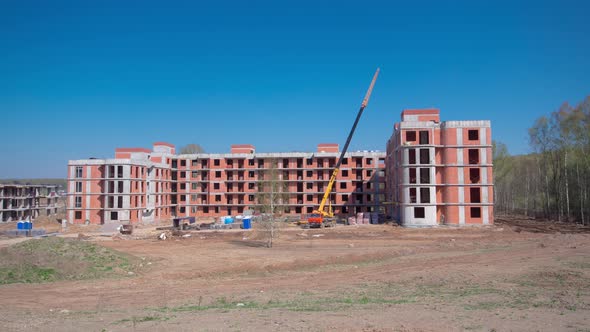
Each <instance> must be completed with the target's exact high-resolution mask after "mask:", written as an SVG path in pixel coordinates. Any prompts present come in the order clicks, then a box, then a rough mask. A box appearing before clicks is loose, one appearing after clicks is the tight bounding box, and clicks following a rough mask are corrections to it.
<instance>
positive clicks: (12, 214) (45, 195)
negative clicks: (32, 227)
mask: <svg viewBox="0 0 590 332" xmlns="http://www.w3.org/2000/svg"><path fill="white" fill-rule="evenodd" d="M56 189H57V186H54V185H28V184H26V185H21V184H0V221H2V222H8V221H19V220H26V219H28V220H30V221H33V220H35V218H37V217H38V216H50V215H54V214H56V213H57V209H58V205H57V200H58V195H57V192H56Z"/></svg>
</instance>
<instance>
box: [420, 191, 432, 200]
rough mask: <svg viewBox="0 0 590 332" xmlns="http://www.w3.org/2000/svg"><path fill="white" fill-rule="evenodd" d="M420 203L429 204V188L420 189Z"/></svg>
mask: <svg viewBox="0 0 590 332" xmlns="http://www.w3.org/2000/svg"><path fill="white" fill-rule="evenodd" d="M420 203H430V188H420Z"/></svg>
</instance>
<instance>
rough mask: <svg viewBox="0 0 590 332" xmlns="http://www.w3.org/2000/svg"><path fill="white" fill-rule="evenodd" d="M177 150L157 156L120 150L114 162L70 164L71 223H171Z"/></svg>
mask: <svg viewBox="0 0 590 332" xmlns="http://www.w3.org/2000/svg"><path fill="white" fill-rule="evenodd" d="M174 153H175V148H174V146H173V145H170V144H168V143H163V142H158V143H154V145H153V150H150V149H143V148H119V149H116V150H115V158H113V159H83V160H71V161H70V162H69V163H68V198H67V204H66V205H67V218H68V220H69V221H70V222H73V223H92V224H104V223H110V222H118V221H128V222H138V221H153V220H159V219H166V218H170V217H171V215H172V212H173V208H174V207H173V205H172V204H171V188H172V183H171V180H170V179H171V170H170V163H171V159H170V156H173V155H174Z"/></svg>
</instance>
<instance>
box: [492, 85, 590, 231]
mask: <svg viewBox="0 0 590 332" xmlns="http://www.w3.org/2000/svg"><path fill="white" fill-rule="evenodd" d="M528 135H529V140H530V146H531V149H532V151H533V153H531V154H528V155H518V156H511V155H510V154H509V153H508V149H507V147H506V145H505V144H504V143H502V142H499V141H494V145H493V151H494V185H495V191H494V193H495V212H496V214H512V213H517V214H524V215H527V216H533V217H536V218H546V219H553V220H558V221H564V222H577V223H581V224H584V225H588V224H590V201H589V197H588V184H590V96H588V97H586V99H584V100H583V101H582V102H581V103H580V104H578V105H577V106H571V105H570V104H568V103H564V104H563V105H561V107H560V108H559V109H558V110H556V111H554V112H552V113H551V114H549V115H547V116H541V117H540V118H538V119H537V120H536V121H535V122H534V124H533V125H532V127H531V128H529V132H528Z"/></svg>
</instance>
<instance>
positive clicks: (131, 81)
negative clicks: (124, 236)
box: [0, 0, 590, 178]
mask: <svg viewBox="0 0 590 332" xmlns="http://www.w3.org/2000/svg"><path fill="white" fill-rule="evenodd" d="M588 3H589V2H587V1H577V2H575V1H553V2H546V1H399V2H398V1H383V2H373V1H362V2H359V1H334V2H328V1H322V2H320V1H292V2H291V1H235V2H233V1H207V2H205V1H203V2H201V1H184V2H176V1H161V2H155V1H70V2H66V1H59V0H56V1H5V0H0V116H1V119H2V120H1V121H0V123H1V127H2V138H3V139H2V144H0V155H1V156H2V161H3V162H1V163H0V178H14V177H16V178H22V177H65V174H66V164H67V160H69V159H80V158H87V157H110V156H112V155H113V153H114V149H115V148H116V147H122V146H123V147H150V146H151V143H152V142H154V141H167V142H170V143H173V144H176V145H177V146H182V145H185V144H188V143H199V144H201V145H202V146H203V147H204V148H205V150H206V151H207V152H228V151H229V146H230V145H231V144H235V143H250V144H254V145H255V146H256V148H257V151H259V152H270V151H313V150H315V147H316V144H317V143H321V142H336V143H339V144H341V146H342V145H343V143H344V141H345V139H346V135H347V134H348V131H349V129H350V126H351V125H352V122H353V120H354V117H355V115H356V112H357V110H358V107H359V105H360V102H361V100H362V97H363V95H364V93H365V90H366V88H367V86H368V84H369V82H370V79H371V77H372V75H373V72H374V70H375V69H376V67H381V75H380V77H379V80H378V81H377V84H376V87H375V90H374V93H373V97H372V99H371V102H370V104H369V106H368V107H367V109H366V112H365V113H364V115H363V118H362V119H361V122H360V124H359V127H358V129H357V134H356V136H355V137H354V138H353V141H352V144H351V149H352V150H384V149H385V144H386V141H387V139H388V138H389V136H390V135H391V132H392V127H393V124H394V122H396V121H399V117H400V112H401V111H402V110H403V109H404V108H421V107H437V108H440V110H441V115H442V117H443V119H444V120H469V119H474V120H478V119H489V120H492V126H493V128H492V130H493V136H494V139H496V140H499V141H502V142H504V143H506V144H507V145H508V147H509V150H510V152H511V153H513V154H520V153H527V152H528V151H529V148H528V142H527V128H528V127H530V126H531V125H532V123H533V121H534V119H535V118H537V117H539V116H541V115H543V114H547V113H549V112H551V111H553V110H555V109H557V108H558V107H559V105H560V104H561V103H563V102H565V101H569V102H570V103H572V104H576V103H578V102H580V101H581V100H582V99H583V98H584V97H585V96H586V95H588V94H590V84H589V83H590V60H588V59H590V38H589V36H590V20H588V19H587V13H588V10H589V9H590V5H588Z"/></svg>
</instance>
